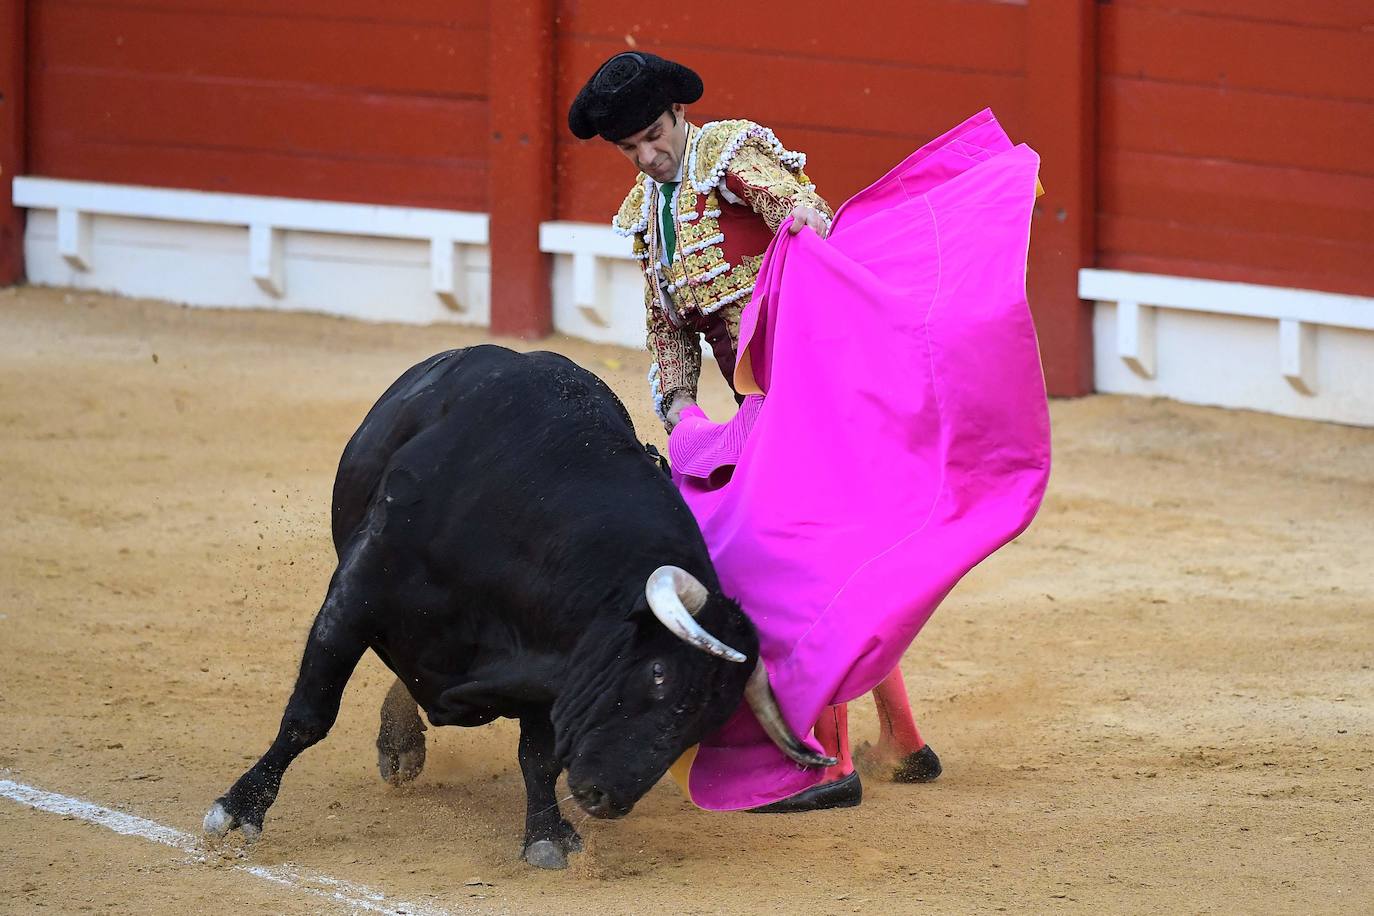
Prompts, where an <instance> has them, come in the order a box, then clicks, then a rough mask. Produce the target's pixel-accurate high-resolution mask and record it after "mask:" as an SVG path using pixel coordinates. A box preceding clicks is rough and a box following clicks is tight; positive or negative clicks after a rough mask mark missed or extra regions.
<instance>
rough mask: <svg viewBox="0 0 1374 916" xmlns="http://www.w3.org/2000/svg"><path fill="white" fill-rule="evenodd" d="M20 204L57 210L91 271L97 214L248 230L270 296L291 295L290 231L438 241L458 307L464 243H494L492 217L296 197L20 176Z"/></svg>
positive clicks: (439, 286)
mask: <svg viewBox="0 0 1374 916" xmlns="http://www.w3.org/2000/svg"><path fill="white" fill-rule="evenodd" d="M14 203H15V206H19V207H28V208H31V209H43V210H55V211H56V212H57V215H58V234H57V238H58V250H59V252H60V254H61V255H62V257H63V258H64V259H65V260H66V262H67V263H68V264H69V265H71V267H73V268H74V269H76V270H90V269H91V263H90V232H91V229H90V220H91V216H92V215H100V216H112V217H126V218H133V219H145V220H163V221H168V222H175V223H196V224H212V225H219V226H243V227H245V228H247V229H248V230H249V233H250V238H249V259H248V271H249V275H250V276H251V277H252V279H253V281H254V282H255V283H256V284H257V285H258V287H259V288H260V289H262V290H263V291H264V292H266V293H267V294H268V295H270V296H273V297H276V298H281V297H283V296H285V294H286V275H285V268H284V260H283V254H282V244H283V240H282V232H283V231H284V230H289V231H295V232H311V233H320V234H330V235H347V236H366V237H375V238H394V239H416V240H423V241H427V242H429V243H430V261H431V272H430V277H431V286H432V288H433V291H434V294H435V295H436V296H438V297H439V299H440V300H441V301H443V302H444V303H445V304H446V305H448V306H449V307H450V308H455V309H458V310H465V309H466V305H465V303H466V301H467V300H468V298H469V291H468V290H466V289H464V288H463V287H462V286H461V284H460V282H459V281H461V279H462V278H463V276H464V270H463V268H462V261H463V257H464V255H463V253H462V252H461V250H460V247H459V246H485V245H487V243H488V241H487V240H488V234H487V215H486V214H485V213H464V212H455V211H449V210H433V209H426V208H422V207H393V206H382V205H376V204H351V203H339V202H335V201H317V200H294V199H289V198H281V197H259V196H254V195H251V194H218V193H212V192H208V191H184V190H175V189H171V188H151V187H140V186H136V185H116V184H105V183H102V182H91V181H68V180H66V179H58V178H36V177H31V176H19V177H17V178H15V179H14Z"/></svg>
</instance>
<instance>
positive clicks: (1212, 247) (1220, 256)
mask: <svg viewBox="0 0 1374 916" xmlns="http://www.w3.org/2000/svg"><path fill="white" fill-rule="evenodd" d="M1098 244H1099V247H1100V250H1101V255H1100V258H1099V264H1100V266H1103V267H1113V268H1117V269H1122V270H1139V269H1143V268H1141V267H1132V266H1129V265H1131V264H1141V263H1145V262H1151V263H1158V262H1167V261H1174V262H1178V263H1184V262H1187V263H1190V264H1193V263H1200V264H1204V265H1209V266H1208V269H1207V272H1206V273H1199V274H1197V276H1201V277H1206V278H1212V279H1228V280H1235V279H1247V280H1248V281H1249V282H1256V283H1268V284H1271V285H1276V286H1296V287H1303V288H1311V289H1325V290H1331V291H1333V292H1346V293H1355V294H1358V295H1365V294H1367V292H1368V291H1369V290H1370V289H1374V239H1370V240H1366V241H1365V242H1364V243H1349V242H1334V241H1328V240H1325V239H1314V238H1310V237H1302V236H1292V235H1277V234H1265V233H1256V232H1238V231H1236V230H1234V229H1218V228H1214V227H1208V226H1186V225H1179V224H1177V223H1169V222H1162V221H1157V220H1144V219H1138V218H1133V217H1120V216H1104V217H1101V218H1100V219H1099V221H1098ZM1157 272H1168V273H1176V272H1177V271H1157ZM1261 277H1262V278H1263V279H1260V278H1261ZM1250 278H1254V279H1250Z"/></svg>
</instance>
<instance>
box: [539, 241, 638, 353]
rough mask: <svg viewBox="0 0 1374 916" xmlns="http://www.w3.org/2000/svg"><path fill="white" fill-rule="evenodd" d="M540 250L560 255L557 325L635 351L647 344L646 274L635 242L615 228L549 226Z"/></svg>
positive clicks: (555, 286)
mask: <svg viewBox="0 0 1374 916" xmlns="http://www.w3.org/2000/svg"><path fill="white" fill-rule="evenodd" d="M539 249H540V250H541V251H544V252H547V253H548V254H552V255H554V264H553V314H554V327H555V328H557V329H558V330H559V331H561V332H562V333H564V334H570V335H572V336H574V337H583V338H586V339H588V340H595V341H598V342H604V343H616V344H621V345H623V346H629V347H640V346H643V345H644V275H643V267H642V266H641V262H640V261H638V260H637V259H636V258H635V257H634V255H633V253H632V252H631V246H630V240H629V239H627V238H625V237H624V236H621V235H617V234H616V233H615V231H614V230H613V229H611V227H610V226H609V225H604V224H598V223H574V222H548V223H544V224H543V225H542V226H540V227H539Z"/></svg>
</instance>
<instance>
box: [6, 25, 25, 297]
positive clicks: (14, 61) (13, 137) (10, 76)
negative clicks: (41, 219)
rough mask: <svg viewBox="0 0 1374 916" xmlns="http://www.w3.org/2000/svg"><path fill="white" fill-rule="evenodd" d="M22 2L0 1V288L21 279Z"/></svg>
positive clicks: (22, 228)
mask: <svg viewBox="0 0 1374 916" xmlns="http://www.w3.org/2000/svg"><path fill="white" fill-rule="evenodd" d="M26 6H27V4H26V3H25V2H24V0H0V48H6V49H8V53H6V54H5V55H4V57H0V286H9V285H10V284H12V283H17V282H19V281H20V280H22V279H23V277H24V211H23V210H22V209H20V208H18V207H15V206H14V198H13V194H12V187H11V185H12V182H13V181H14V176H16V175H20V174H23V172H24V170H25V160H26V158H27V153H26V149H25V147H26V143H25V137H26V130H25V111H24V108H25V105H24V102H25V70H26V63H25V55H26V51H27V48H26V38H25V36H26V32H27V30H26V25H25V18H26V17H25V7H26Z"/></svg>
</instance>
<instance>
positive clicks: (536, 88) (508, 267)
mask: <svg viewBox="0 0 1374 916" xmlns="http://www.w3.org/2000/svg"><path fill="white" fill-rule="evenodd" d="M491 21H492V26H491V52H490V53H491V64H490V66H491V71H492V72H493V73H497V74H500V78H499V79H496V80H493V82H492V87H491V90H492V91H491V126H490V131H489V134H488V136H489V137H490V147H489V156H488V161H489V162H490V179H489V182H490V183H489V185H488V187H489V191H488V196H489V199H490V200H491V201H492V202H493V204H494V206H493V207H492V208H491V221H490V229H489V232H490V239H491V242H490V244H491V331H492V333H493V334H511V335H515V336H518V337H524V338H539V337H547V336H548V335H549V334H551V333H553V298H552V291H551V289H550V278H551V270H552V259H551V257H550V256H549V255H547V254H545V253H544V252H542V251H540V249H539V226H540V224H541V223H543V222H544V221H545V220H549V219H552V218H553V215H554V201H553V179H554V138H553V134H552V133H551V132H550V130H549V128H550V126H551V125H552V124H555V123H557V122H556V121H555V119H554V111H553V94H554V59H555V58H554V0H491Z"/></svg>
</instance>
